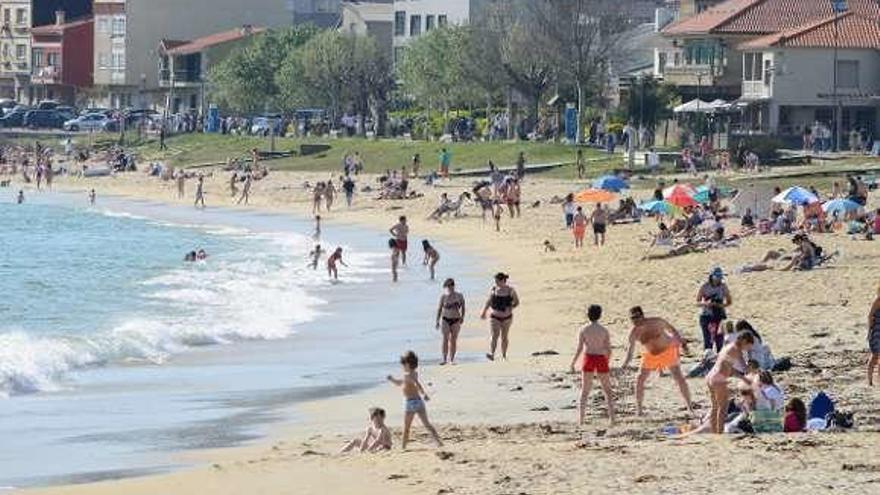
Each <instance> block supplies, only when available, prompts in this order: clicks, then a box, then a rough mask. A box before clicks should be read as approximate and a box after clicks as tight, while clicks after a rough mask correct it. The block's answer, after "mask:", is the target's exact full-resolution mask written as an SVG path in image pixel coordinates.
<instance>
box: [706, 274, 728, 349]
mask: <svg viewBox="0 0 880 495" xmlns="http://www.w3.org/2000/svg"><path fill="white" fill-rule="evenodd" d="M732 302H733V299H732V298H731V297H730V289H728V288H727V284H725V283H724V271H723V270H722V269H721V268H719V267H716V268H714V269H713V270H712V271H711V272H710V273H709V280H708V281H707V282H706V283H705V284H703V285H702V286H701V287H700V290H699V291H698V292H697V304H698V305H699V306H700V329H701V330H702V331H703V350H704V352H710V351H711V350H712V348H713V344H714V348H715V352H719V351H721V346H722V345H724V332H722V331H721V323H722V322H723V321H724V320H725V319H727V311H726V308H727V307H728V306H730V304H731V303H732Z"/></svg>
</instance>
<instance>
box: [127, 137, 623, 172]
mask: <svg viewBox="0 0 880 495" xmlns="http://www.w3.org/2000/svg"><path fill="white" fill-rule="evenodd" d="M167 144H168V148H169V150H168V151H167V152H159V151H158V143H157V142H150V143H147V144H144V145H141V146H138V147H136V148H135V149H134V151H135V152H136V153H137V154H138V155H139V156H140V157H141V159H140V161H141V162H143V161H150V160H161V161H165V162H167V163H169V164H170V165H173V166H176V167H177V166H192V165H198V164H202V163H210V162H223V161H225V160H226V158H227V157H246V156H248V155H249V151H248V150H250V149H252V148H258V149H260V150H268V149H269V139H268V138H258V137H240V136H222V135H215V134H208V135H203V134H187V135H182V136H176V137H172V138H169V139H168V141H167ZM301 144H327V145H329V146H330V147H331V148H330V149H329V150H328V151H326V152H324V153H320V154H316V155H310V156H293V157H290V158H282V159H278V160H273V161H272V162H271V166H272V168H274V169H277V170H308V171H319V170H341V167H342V159H343V157H344V156H345V154H346V153H354V152H359V153H360V154H361V157H362V158H363V160H364V168H365V170H366V171H367V172H373V173H378V172H383V171H385V170H386V169H394V168H396V169H399V168H401V167H403V166H407V167H408V166H409V165H410V163H411V161H412V157H413V155H414V154H416V153H419V154H420V155H421V158H422V170H430V169H433V168H435V167H437V164H438V160H439V153H440V150H441V148H444V147H445V148H447V149H448V150H449V151H450V152H451V154H452V169H453V170H456V169H470V168H482V167H485V166H486V163H487V162H488V160H492V161H493V162H495V164H497V165H499V166H511V165H513V164H514V163H515V162H516V158H517V155H518V154H519V153H520V152H521V151H522V152H524V153H525V155H526V161H527V163H533V164H536V163H559V162H565V163H568V164H569V165H567V166H565V167H563V168H560V169H557V170H554V171H553V172H551V173H550V174H551V176H557V177H572V178H573V177H575V176H576V171H575V168H574V160H575V151H574V148H573V147H571V146H568V145H564V144H555V143H530V142H515V143H511V142H491V143H451V144H441V143H431V142H425V141H403V140H368V139H359V138H351V139H348V138H340V139H330V138H328V139H316V138H308V139H296V138H276V140H275V149H276V150H277V151H298V150H299V147H300V145H301ZM584 156H585V158H586V159H587V160H590V161H589V163H588V168H589V169H590V170H591V172H593V175H595V174H596V173H598V171H600V170H607V169H608V168H610V167H611V166H612V163H613V164H617V165H619V163H618V162H619V160H616V159H615V160H607V159H606V155H605V154H604V153H601V152H599V151H597V150H592V149H585V150H584ZM593 160H596V161H593Z"/></svg>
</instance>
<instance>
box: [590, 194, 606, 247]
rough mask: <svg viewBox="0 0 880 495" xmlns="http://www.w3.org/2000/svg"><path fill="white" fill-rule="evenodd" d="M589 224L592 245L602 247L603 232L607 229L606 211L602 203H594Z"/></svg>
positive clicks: (603, 240)
mask: <svg viewBox="0 0 880 495" xmlns="http://www.w3.org/2000/svg"><path fill="white" fill-rule="evenodd" d="M590 223H592V224H593V244H594V245H596V246H599V245H601V246H604V245H605V231H606V230H607V229H608V211H607V210H606V209H605V207H604V206H602V203H596V209H595V210H593V214H592V215H590ZM600 240H601V242H600Z"/></svg>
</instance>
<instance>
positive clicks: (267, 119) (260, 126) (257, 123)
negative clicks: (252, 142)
mask: <svg viewBox="0 0 880 495" xmlns="http://www.w3.org/2000/svg"><path fill="white" fill-rule="evenodd" d="M282 121H283V119H282V118H281V115H268V114H267V115H263V116H261V117H254V121H253V123H252V124H251V134H255V135H268V134H269V129H271V128H272V127H273V126H272V123H273V122H274V124H275V125H274V128H275V131H274V134H276V135H280V134H281V126H282Z"/></svg>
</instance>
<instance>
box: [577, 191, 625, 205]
mask: <svg viewBox="0 0 880 495" xmlns="http://www.w3.org/2000/svg"><path fill="white" fill-rule="evenodd" d="M615 199H617V195H616V194H614V193H613V192H610V191H606V190H604V189H584V190H583V191H581V192H579V193H577V194H575V196H574V200H575V201H577V202H578V203H610V202H611V201H614V200H615Z"/></svg>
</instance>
